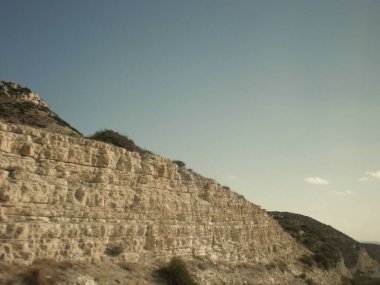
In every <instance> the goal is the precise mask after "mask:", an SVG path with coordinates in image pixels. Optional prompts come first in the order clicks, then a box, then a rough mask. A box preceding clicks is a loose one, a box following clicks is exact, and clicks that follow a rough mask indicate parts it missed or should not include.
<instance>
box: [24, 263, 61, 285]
mask: <svg viewBox="0 0 380 285" xmlns="http://www.w3.org/2000/svg"><path fill="white" fill-rule="evenodd" d="M21 280H22V284H23V285H57V284H58V280H57V263H56V262H55V261H54V260H50V259H43V260H39V261H35V262H34V263H33V264H32V265H31V266H29V267H27V268H26V269H25V270H24V271H23V272H22V273H21Z"/></svg>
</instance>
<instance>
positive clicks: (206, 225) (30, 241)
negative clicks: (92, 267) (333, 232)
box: [0, 123, 298, 262]
mask: <svg viewBox="0 0 380 285" xmlns="http://www.w3.org/2000/svg"><path fill="white" fill-rule="evenodd" d="M0 177H1V190H0V201H1V209H0V210H1V216H0V217H1V224H0V238H1V240H2V244H1V250H0V252H1V256H0V258H1V260H7V261H9V260H15V261H22V262H26V261H32V260H33V259H35V258H38V257H42V256H51V257H55V258H57V259H82V260H93V259H95V260H96V259H102V258H103V257H104V256H107V255H108V256H110V255H111V256H117V258H124V259H128V260H146V259H152V258H156V257H162V256H172V255H191V256H197V255H208V256H211V257H212V258H215V259H224V260H230V261H244V260H254V261H266V262H269V261H270V260H272V259H273V258H275V257H283V258H287V256H288V255H292V256H295V255H297V248H298V246H297V245H296V243H295V242H294V240H293V239H292V238H291V237H290V236H289V235H288V234H286V233H285V232H284V231H283V230H282V229H281V227H280V226H279V225H278V224H277V222H276V221H274V220H273V219H271V218H270V217H268V215H267V213H266V212H265V211H264V210H262V209H260V207H259V206H256V205H254V204H252V203H250V202H248V201H247V200H245V199H244V198H243V197H242V196H240V195H238V194H236V193H233V192H231V191H229V190H226V189H225V188H223V187H221V186H220V185H219V184H218V183H217V182H215V181H213V180H211V179H207V178H204V177H202V176H200V175H197V174H195V173H192V172H191V171H188V170H185V169H179V168H178V166H177V165H176V164H175V163H172V162H171V161H170V160H168V159H165V158H162V157H159V156H156V155H152V154H146V155H145V156H144V157H141V156H140V154H138V153H136V152H128V151H126V150H125V149H123V148H119V147H115V146H111V145H109V144H105V143H101V142H96V141H91V140H87V139H84V138H77V137H70V136H65V135H60V134H54V133H50V132H46V131H43V130H39V129H33V128H29V127H25V126H16V125H11V124H4V123H0Z"/></svg>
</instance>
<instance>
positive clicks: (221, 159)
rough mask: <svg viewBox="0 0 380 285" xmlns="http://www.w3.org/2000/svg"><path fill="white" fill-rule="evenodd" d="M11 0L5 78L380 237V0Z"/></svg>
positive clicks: (224, 179)
mask: <svg viewBox="0 0 380 285" xmlns="http://www.w3.org/2000/svg"><path fill="white" fill-rule="evenodd" d="M0 4H1V10H2V13H1V14H2V15H1V17H0V27H1V39H0V79H2V80H10V81H14V82H17V83H20V84H21V85H23V86H26V87H29V88H30V89H32V90H34V91H36V92H37V93H38V94H39V95H40V96H41V97H42V98H43V99H44V100H45V101H46V102H47V103H48V104H49V105H50V106H51V107H52V108H53V109H54V110H55V111H56V112H57V113H58V114H59V115H60V117H62V118H63V119H65V120H66V121H68V122H69V123H70V124H71V125H72V126H74V127H75V128H77V129H78V130H80V131H81V132H82V133H84V134H85V135H91V134H92V133H94V132H95V131H97V130H99V129H104V128H110V129H114V130H116V131H118V132H120V133H123V134H125V135H127V136H128V137H130V138H132V139H133V140H134V141H135V142H136V144H138V145H139V146H141V147H144V148H146V149H149V150H152V151H153V152H155V153H157V154H160V155H162V156H164V157H167V158H170V159H173V160H174V159H177V160H182V161H184V162H185V163H186V166H187V167H188V168H191V169H193V170H194V171H196V172H198V173H201V174H202V175H204V176H207V177H211V178H214V179H216V180H218V181H219V182H220V183H221V184H222V185H227V186H229V187H230V188H231V189H232V190H234V191H236V192H238V193H240V194H243V195H244V196H245V197H246V199H248V200H249V201H251V202H253V203H255V204H258V205H260V206H262V207H263V208H264V209H267V210H278V211H289V212H295V213H300V214H304V215H307V216H310V217H313V218H315V219H317V220H319V221H321V222H323V223H326V224H329V225H331V226H333V227H335V228H337V229H338V230H340V231H343V232H345V233H346V234H348V235H350V236H352V237H353V238H355V239H357V240H359V241H380V227H379V226H378V225H379V220H380V204H379V202H380V130H379V122H380V56H379V51H380V17H379V15H380V1H378V0H374V1H369V0H361V1H356V0H355V1H351V0H342V1H338V0H325V1H324V0H319V1H309V0H302V1H296V0H287V1H277V0H276V1H275V0H265V1H264V0H263V1H256V0H249V1H248V0H237V1H231V0H228V1H225V0H207V1H204V0H191V1H189V0H186V1H184V0H173V1H168V0H151V1H146V0H139V1H127V0H122V1H121V0H112V1H102V0H91V1H90V0H81V1H77V0H75V1H74V0H65V1H58V0H45V1H43V0H33V1H30V0H0Z"/></svg>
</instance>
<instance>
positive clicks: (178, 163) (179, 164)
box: [173, 160, 186, 168]
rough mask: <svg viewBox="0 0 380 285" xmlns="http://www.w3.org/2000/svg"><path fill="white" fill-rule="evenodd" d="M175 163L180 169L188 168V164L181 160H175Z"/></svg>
mask: <svg viewBox="0 0 380 285" xmlns="http://www.w3.org/2000/svg"><path fill="white" fill-rule="evenodd" d="M173 162H174V163H175V164H177V165H178V167H180V168H182V167H185V166H186V163H184V162H183V161H181V160H173Z"/></svg>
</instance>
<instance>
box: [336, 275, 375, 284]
mask: <svg viewBox="0 0 380 285" xmlns="http://www.w3.org/2000/svg"><path fill="white" fill-rule="evenodd" d="M342 285H380V279H379V278H375V277H370V276H367V275H365V274H363V273H357V274H355V276H354V277H353V278H352V279H349V278H347V277H344V278H342Z"/></svg>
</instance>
